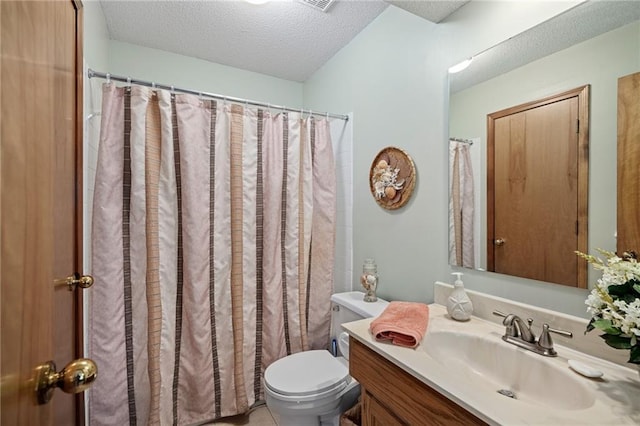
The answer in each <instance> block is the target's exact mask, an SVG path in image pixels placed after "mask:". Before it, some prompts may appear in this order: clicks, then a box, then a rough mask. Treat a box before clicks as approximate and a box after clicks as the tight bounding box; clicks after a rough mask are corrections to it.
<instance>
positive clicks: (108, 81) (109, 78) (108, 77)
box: [107, 73, 111, 84]
mask: <svg viewBox="0 0 640 426" xmlns="http://www.w3.org/2000/svg"><path fill="white" fill-rule="evenodd" d="M110 83H111V73H107V84H110Z"/></svg>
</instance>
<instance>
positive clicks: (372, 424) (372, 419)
mask: <svg viewBox="0 0 640 426" xmlns="http://www.w3.org/2000/svg"><path fill="white" fill-rule="evenodd" d="M403 425H406V423H404V422H402V421H401V420H400V419H399V418H397V417H396V416H395V415H394V414H393V413H392V412H391V411H389V410H388V409H387V407H385V406H384V405H382V404H381V403H380V402H379V401H378V400H377V399H375V398H374V397H373V396H372V395H371V394H370V393H368V392H364V393H363V398H362V426H403Z"/></svg>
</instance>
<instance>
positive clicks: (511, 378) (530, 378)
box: [420, 331, 595, 410]
mask: <svg viewBox="0 0 640 426" xmlns="http://www.w3.org/2000/svg"><path fill="white" fill-rule="evenodd" d="M420 347H421V348H422V350H424V351H425V352H426V353H427V354H428V355H429V356H430V357H431V358H433V359H434V360H435V361H437V362H439V363H441V364H442V365H443V366H446V368H448V369H451V370H456V371H458V372H460V373H462V374H465V375H467V377H468V378H470V379H472V380H473V379H474V378H475V379H479V380H477V381H478V382H479V384H480V385H481V386H483V387H486V386H488V387H489V388H490V389H492V390H493V391H494V392H498V391H502V392H501V393H503V394H509V392H512V393H513V394H514V395H515V399H517V400H518V401H522V402H526V403H529V404H536V405H541V406H547V407H552V408H555V409H562V410H583V409H586V408H589V407H591V406H592V405H593V404H594V402H595V394H594V392H593V391H591V390H590V389H589V387H587V386H586V384H585V383H586V382H585V380H587V379H585V378H583V377H579V376H577V375H576V374H574V373H572V372H571V371H569V369H568V367H567V368H566V369H565V368H562V367H560V366H559V365H557V363H554V362H552V361H553V360H552V359H549V358H545V357H543V356H540V355H537V354H534V353H533V352H529V351H526V350H524V349H521V348H518V347H516V346H514V345H511V344H509V343H506V342H504V341H503V340H502V339H501V338H500V335H498V334H497V333H492V334H490V335H488V336H479V335H475V334H465V333H459V332H450V331H447V332H433V333H428V334H427V336H426V337H425V339H424V341H423V342H422V345H420ZM508 400H509V399H508V398H507V397H506V396H505V401H508Z"/></svg>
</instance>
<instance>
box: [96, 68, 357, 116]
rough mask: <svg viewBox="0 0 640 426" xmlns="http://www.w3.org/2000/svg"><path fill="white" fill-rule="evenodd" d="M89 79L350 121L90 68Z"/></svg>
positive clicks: (325, 113) (323, 113)
mask: <svg viewBox="0 0 640 426" xmlns="http://www.w3.org/2000/svg"><path fill="white" fill-rule="evenodd" d="M87 77H89V78H94V77H97V78H104V79H106V80H107V82H108V81H110V80H115V81H120V82H123V83H128V84H137V85H139V86H146V87H153V88H156V89H165V90H170V91H172V92H180V93H187V94H190V95H197V96H204V97H207V98H214V99H219V100H225V101H230V102H236V103H239V104H247V105H253V106H261V107H266V108H272V109H277V110H282V111H291V112H299V113H301V114H304V113H307V114H310V115H320V116H325V117H327V118H328V117H331V118H338V119H340V120H344V121H349V116H348V115H344V114H333V113H330V112H317V111H312V110H310V109H302V108H299V109H296V108H289V107H286V106H282V105H272V104H267V103H264V102H258V101H252V100H249V99H242V98H234V97H233V96H224V95H218V94H216V93H209V92H201V91H198V90H191V89H182V88H178V87H174V86H169V85H166V84H159V83H154V82H152V81H144V80H138V79H134V78H129V77H123V76H120V75H113V74H110V73H104V72H99V71H94V70H92V69H91V68H89V69H88V70H87Z"/></svg>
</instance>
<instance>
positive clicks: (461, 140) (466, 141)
mask: <svg viewBox="0 0 640 426" xmlns="http://www.w3.org/2000/svg"><path fill="white" fill-rule="evenodd" d="M449 140H450V141H456V142H462V143H468V144H469V145H473V141H472V140H471V139H462V138H449Z"/></svg>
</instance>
